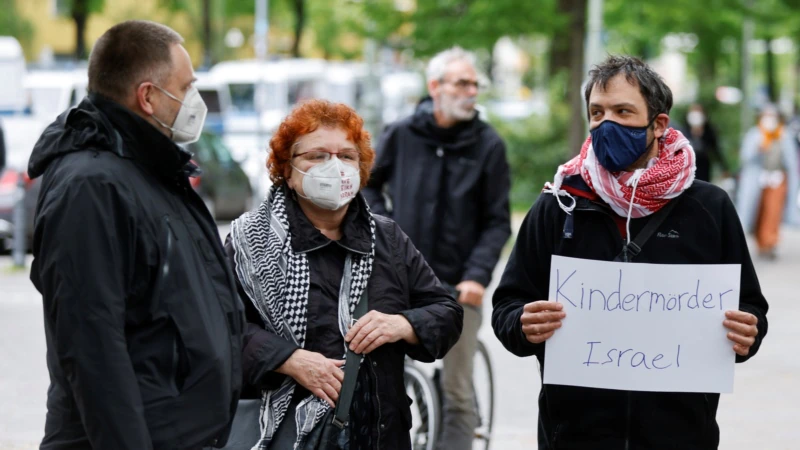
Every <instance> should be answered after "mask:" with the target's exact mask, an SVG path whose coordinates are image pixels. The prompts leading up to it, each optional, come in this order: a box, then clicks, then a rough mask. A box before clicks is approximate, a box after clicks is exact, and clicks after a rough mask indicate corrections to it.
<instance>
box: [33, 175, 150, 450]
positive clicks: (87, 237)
mask: <svg viewBox="0 0 800 450" xmlns="http://www.w3.org/2000/svg"><path fill="white" fill-rule="evenodd" d="M39 208H40V209H39V213H38V215H37V219H36V227H35V238H34V241H35V252H36V253H35V254H36V259H35V261H34V268H33V270H32V272H31V273H32V277H31V278H32V280H33V281H34V284H36V287H37V288H38V289H39V291H40V292H41V293H42V298H43V303H44V315H45V321H46V322H47V324H48V329H49V333H48V334H49V336H48V341H49V342H51V343H52V345H51V346H49V348H48V352H54V353H55V356H56V359H57V361H58V363H59V366H60V368H61V369H62V370H63V372H64V375H65V377H66V379H67V380H68V382H69V384H70V387H71V389H72V394H73V396H74V399H75V403H76V405H77V409H78V413H79V414H80V417H81V422H82V423H83V426H84V428H85V430H86V434H87V437H88V439H89V442H90V444H91V445H90V446H91V447H92V448H113V449H120V450H125V449H130V450H141V449H152V448H153V444H152V440H151V438H150V434H149V431H148V427H147V423H146V421H145V417H144V406H143V403H142V398H141V393H140V391H139V384H138V382H137V378H136V374H135V372H134V369H133V364H132V362H131V359H130V355H129V354H128V348H127V340H126V335H125V325H126V323H125V322H126V320H125V319H126V306H127V305H126V299H127V298H128V296H129V292H130V288H131V286H132V283H133V281H134V280H133V279H132V278H133V273H134V269H135V267H134V265H135V263H134V261H135V260H136V248H137V245H136V242H137V229H136V221H135V219H134V217H133V216H134V214H133V211H132V209H131V208H133V202H132V201H131V200H130V199H128V198H126V196H125V195H124V194H123V193H121V192H120V190H119V188H118V187H117V186H116V185H115V184H113V183H111V182H108V181H107V180H106V179H105V178H104V177H103V176H87V177H86V178H82V179H77V180H73V181H71V182H70V184H69V185H67V186H65V187H64V189H59V188H58V187H56V188H53V190H52V191H50V192H49V193H47V194H45V195H44V198H43V199H42V201H41V204H40V205H39Z"/></svg>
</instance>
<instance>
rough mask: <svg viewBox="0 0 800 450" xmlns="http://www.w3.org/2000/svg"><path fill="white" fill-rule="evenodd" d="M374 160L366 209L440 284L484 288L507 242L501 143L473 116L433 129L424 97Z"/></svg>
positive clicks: (388, 133) (389, 131)
mask: <svg viewBox="0 0 800 450" xmlns="http://www.w3.org/2000/svg"><path fill="white" fill-rule="evenodd" d="M376 153H377V156H376V160H375V166H374V168H373V170H372V175H371V177H370V181H369V185H368V186H367V188H366V189H364V196H365V197H366V198H367V201H368V202H369V204H370V207H371V208H372V210H373V211H374V212H375V213H377V214H384V215H387V216H389V217H391V218H392V219H394V220H395V221H396V222H397V224H398V225H400V228H401V229H402V230H403V231H404V232H405V233H406V234H407V235H408V237H410V238H411V241H412V242H414V245H415V246H416V247H417V248H418V249H419V251H420V252H422V255H423V256H425V260H426V261H428V264H430V265H431V268H433V271H434V272H435V273H436V275H437V276H438V277H439V279H440V280H442V281H444V282H445V283H448V284H450V285H456V284H458V283H460V282H461V281H464V280H472V281H477V282H478V283H480V284H482V285H483V286H488V285H489V282H490V281H491V278H492V271H493V270H494V267H495V265H496V264H497V260H498V259H499V258H500V252H501V251H502V249H503V245H505V243H506V240H508V237H509V236H510V235H511V221H510V212H509V203H508V192H509V187H510V184H511V181H510V176H509V170H508V162H507V161H506V149H505V144H503V141H502V139H500V136H498V135H497V133H496V132H495V131H494V130H493V129H492V127H490V126H489V125H488V124H486V123H485V122H483V121H481V120H480V119H479V118H477V117H475V118H474V119H472V120H470V121H468V122H462V123H459V124H457V125H455V126H454V127H452V128H448V129H443V128H439V127H437V126H436V123H435V121H434V118H433V102H432V100H431V99H430V98H428V99H426V100H423V101H422V102H421V103H420V105H419V106H418V107H417V111H416V113H415V114H414V115H412V116H410V117H408V118H406V119H403V120H401V121H399V122H396V123H394V124H392V125H389V126H388V127H387V128H386V130H385V131H384V133H383V135H382V136H381V139H380V141H379V142H378V146H377V149H376ZM385 187H386V188H387V189H386V190H387V192H386V194H387V195H388V197H389V199H390V204H391V208H387V206H388V205H387V204H386V201H385V198H384V196H383V194H384V192H383V190H384V188H385Z"/></svg>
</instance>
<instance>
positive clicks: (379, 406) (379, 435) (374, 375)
mask: <svg viewBox="0 0 800 450" xmlns="http://www.w3.org/2000/svg"><path fill="white" fill-rule="evenodd" d="M370 359H371V358H370ZM367 365H368V366H369V370H370V371H372V376H373V379H374V380H375V399H376V400H377V401H378V442H377V446H376V447H375V449H376V450H380V448H381V426H382V425H383V424H382V423H381V396H380V395H379V394H378V374H377V373H375V366H374V365H372V361H367Z"/></svg>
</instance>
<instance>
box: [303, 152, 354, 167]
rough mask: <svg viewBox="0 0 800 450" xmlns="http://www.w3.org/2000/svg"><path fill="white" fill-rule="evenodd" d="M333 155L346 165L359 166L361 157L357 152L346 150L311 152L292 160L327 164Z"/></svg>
mask: <svg viewBox="0 0 800 450" xmlns="http://www.w3.org/2000/svg"><path fill="white" fill-rule="evenodd" d="M331 155H336V157H337V158H339V160H340V161H342V162H344V163H353V164H358V162H359V160H360V157H359V155H358V151H357V150H345V151H341V152H331V151H328V150H312V151H310V152H305V153H298V154H296V155H294V156H292V158H300V159H302V160H303V161H308V162H310V163H312V164H320V163H326V162H328V161H330V159H331Z"/></svg>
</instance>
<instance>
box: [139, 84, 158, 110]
mask: <svg viewBox="0 0 800 450" xmlns="http://www.w3.org/2000/svg"><path fill="white" fill-rule="evenodd" d="M154 94H155V93H154V89H153V85H152V84H150V83H142V84H140V85H139V86H138V87H137V88H136V105H137V106H138V107H139V109H140V110H141V111H142V112H143V113H145V114H147V115H148V116H152V115H153V114H155V112H156V110H155V108H154V107H153V103H152V99H153V95H154Z"/></svg>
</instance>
